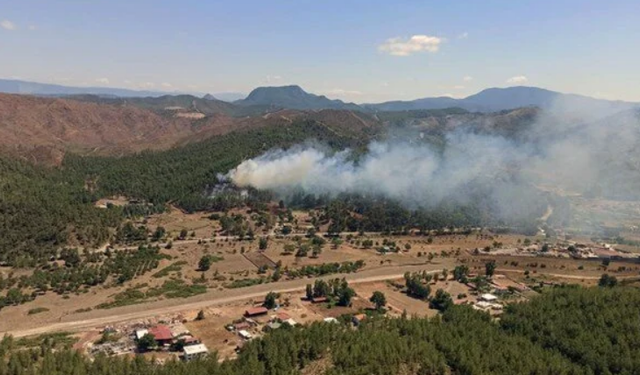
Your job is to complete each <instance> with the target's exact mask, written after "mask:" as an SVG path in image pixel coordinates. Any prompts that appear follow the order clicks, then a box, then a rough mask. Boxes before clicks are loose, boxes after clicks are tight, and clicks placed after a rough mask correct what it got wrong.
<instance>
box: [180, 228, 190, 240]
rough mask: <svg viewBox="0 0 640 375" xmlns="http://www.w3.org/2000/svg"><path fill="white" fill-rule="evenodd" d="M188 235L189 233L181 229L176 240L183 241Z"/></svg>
mask: <svg viewBox="0 0 640 375" xmlns="http://www.w3.org/2000/svg"><path fill="white" fill-rule="evenodd" d="M188 234H189V232H188V231H187V230H186V229H182V230H181V231H180V235H179V236H178V238H180V239H181V240H184V239H185V238H187V235H188Z"/></svg>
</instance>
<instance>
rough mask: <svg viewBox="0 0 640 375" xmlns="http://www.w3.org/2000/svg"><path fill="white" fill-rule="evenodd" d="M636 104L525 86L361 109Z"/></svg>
mask: <svg viewBox="0 0 640 375" xmlns="http://www.w3.org/2000/svg"><path fill="white" fill-rule="evenodd" d="M636 106H638V104H637V103H630V102H623V101H610V100H604V99H595V98H591V97H588V96H582V95H575V94H563V93H559V92H556V91H551V90H546V89H541V88H538V87H527V86H516V87H506V88H489V89H485V90H482V91H480V92H479V93H477V94H474V95H471V96H468V97H466V98H462V99H454V98H449V97H437V98H424V99H416V100H410V101H391V102H385V103H380V104H365V105H363V107H364V108H366V109H369V110H373V111H411V110H422V109H441V108H453V107H456V108H462V109H465V110H467V111H472V112H496V111H503V110H509V109H515V108H522V107H539V108H542V109H546V110H550V111H555V110H562V111H571V110H576V109H581V110H585V109H588V110H589V111H591V112H598V113H597V114H599V115H608V114H612V113H615V112H618V111H623V110H627V109H630V108H633V107H636Z"/></svg>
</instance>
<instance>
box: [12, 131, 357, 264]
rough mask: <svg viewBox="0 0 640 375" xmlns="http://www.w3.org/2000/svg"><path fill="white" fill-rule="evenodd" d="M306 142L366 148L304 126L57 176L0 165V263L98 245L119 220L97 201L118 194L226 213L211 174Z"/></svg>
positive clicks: (104, 160)
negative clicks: (214, 193)
mask: <svg viewBox="0 0 640 375" xmlns="http://www.w3.org/2000/svg"><path fill="white" fill-rule="evenodd" d="M306 139H315V140H317V141H319V142H322V143H325V144H327V145H329V146H331V147H334V148H345V147H348V146H357V145H360V144H365V142H366V140H365V139H356V138H355V137H346V136H340V135H337V134H336V133H335V132H334V131H332V130H331V129H330V128H329V127H327V126H324V125H321V124H319V123H317V122H313V121H310V122H297V123H293V124H291V125H283V126H279V127H265V128H261V129H256V130H252V131H246V132H234V133H231V134H228V135H225V136H221V137H216V138H212V139H210V140H207V141H204V142H200V143H195V144H190V145H187V146H185V147H181V148H176V149H172V150H168V151H165V152H144V153H140V154H136V155H131V156H126V157H121V158H113V157H82V156H77V155H68V156H67V158H66V159H65V161H64V164H63V166H62V167H61V168H49V167H44V166H36V165H33V164H30V163H27V162H22V161H18V160H16V159H11V158H0V175H1V176H2V179H0V230H1V231H2V233H3V235H2V236H1V237H0V261H8V262H9V263H11V264H13V265H23V266H27V265H35V263H37V262H36V261H37V260H41V259H45V258H48V257H49V256H50V255H53V254H55V251H56V249H57V248H59V247H61V246H66V245H70V246H74V245H84V246H95V245H98V244H100V243H104V242H105V241H107V240H108V238H109V236H110V232H109V228H114V227H116V226H118V225H119V223H120V222H121V220H122V219H123V217H124V216H123V211H122V210H121V209H119V208H117V207H110V208H108V209H106V210H105V209H98V208H95V207H94V206H93V203H94V202H95V201H96V200H97V199H99V198H100V197H105V196H110V195H116V194H121V195H125V196H127V197H130V198H134V199H141V200H144V201H147V202H150V203H153V204H157V205H158V206H163V205H164V204H166V203H168V202H173V203H175V204H177V205H178V206H179V207H181V208H183V209H185V210H187V211H196V210H207V209H209V210H213V209H226V208H229V204H230V203H228V202H227V203H225V198H224V197H220V198H218V199H212V198H210V197H209V194H208V191H209V189H211V188H212V187H213V185H215V184H216V183H217V175H218V174H219V173H226V172H227V171H228V170H229V169H230V168H233V167H235V166H236V165H237V164H238V163H239V162H240V161H242V160H243V159H244V158H249V157H253V156H256V155H258V154H260V153H262V152H264V151H266V150H268V149H271V148H273V147H288V146H291V145H293V144H296V143H299V142H302V141H304V140H306ZM236 204H237V202H236Z"/></svg>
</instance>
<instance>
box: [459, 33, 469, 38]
mask: <svg viewBox="0 0 640 375" xmlns="http://www.w3.org/2000/svg"><path fill="white" fill-rule="evenodd" d="M468 37H469V33H468V32H466V31H465V32H463V33H462V34H460V35H458V39H467V38H468Z"/></svg>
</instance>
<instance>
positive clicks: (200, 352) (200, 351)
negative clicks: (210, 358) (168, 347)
mask: <svg viewBox="0 0 640 375" xmlns="http://www.w3.org/2000/svg"><path fill="white" fill-rule="evenodd" d="M183 351H184V360H185V361H191V360H194V359H196V358H201V357H204V356H206V355H207V354H208V353H209V350H208V349H207V347H206V346H205V345H204V344H198V345H191V346H185V347H184V349H183Z"/></svg>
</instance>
